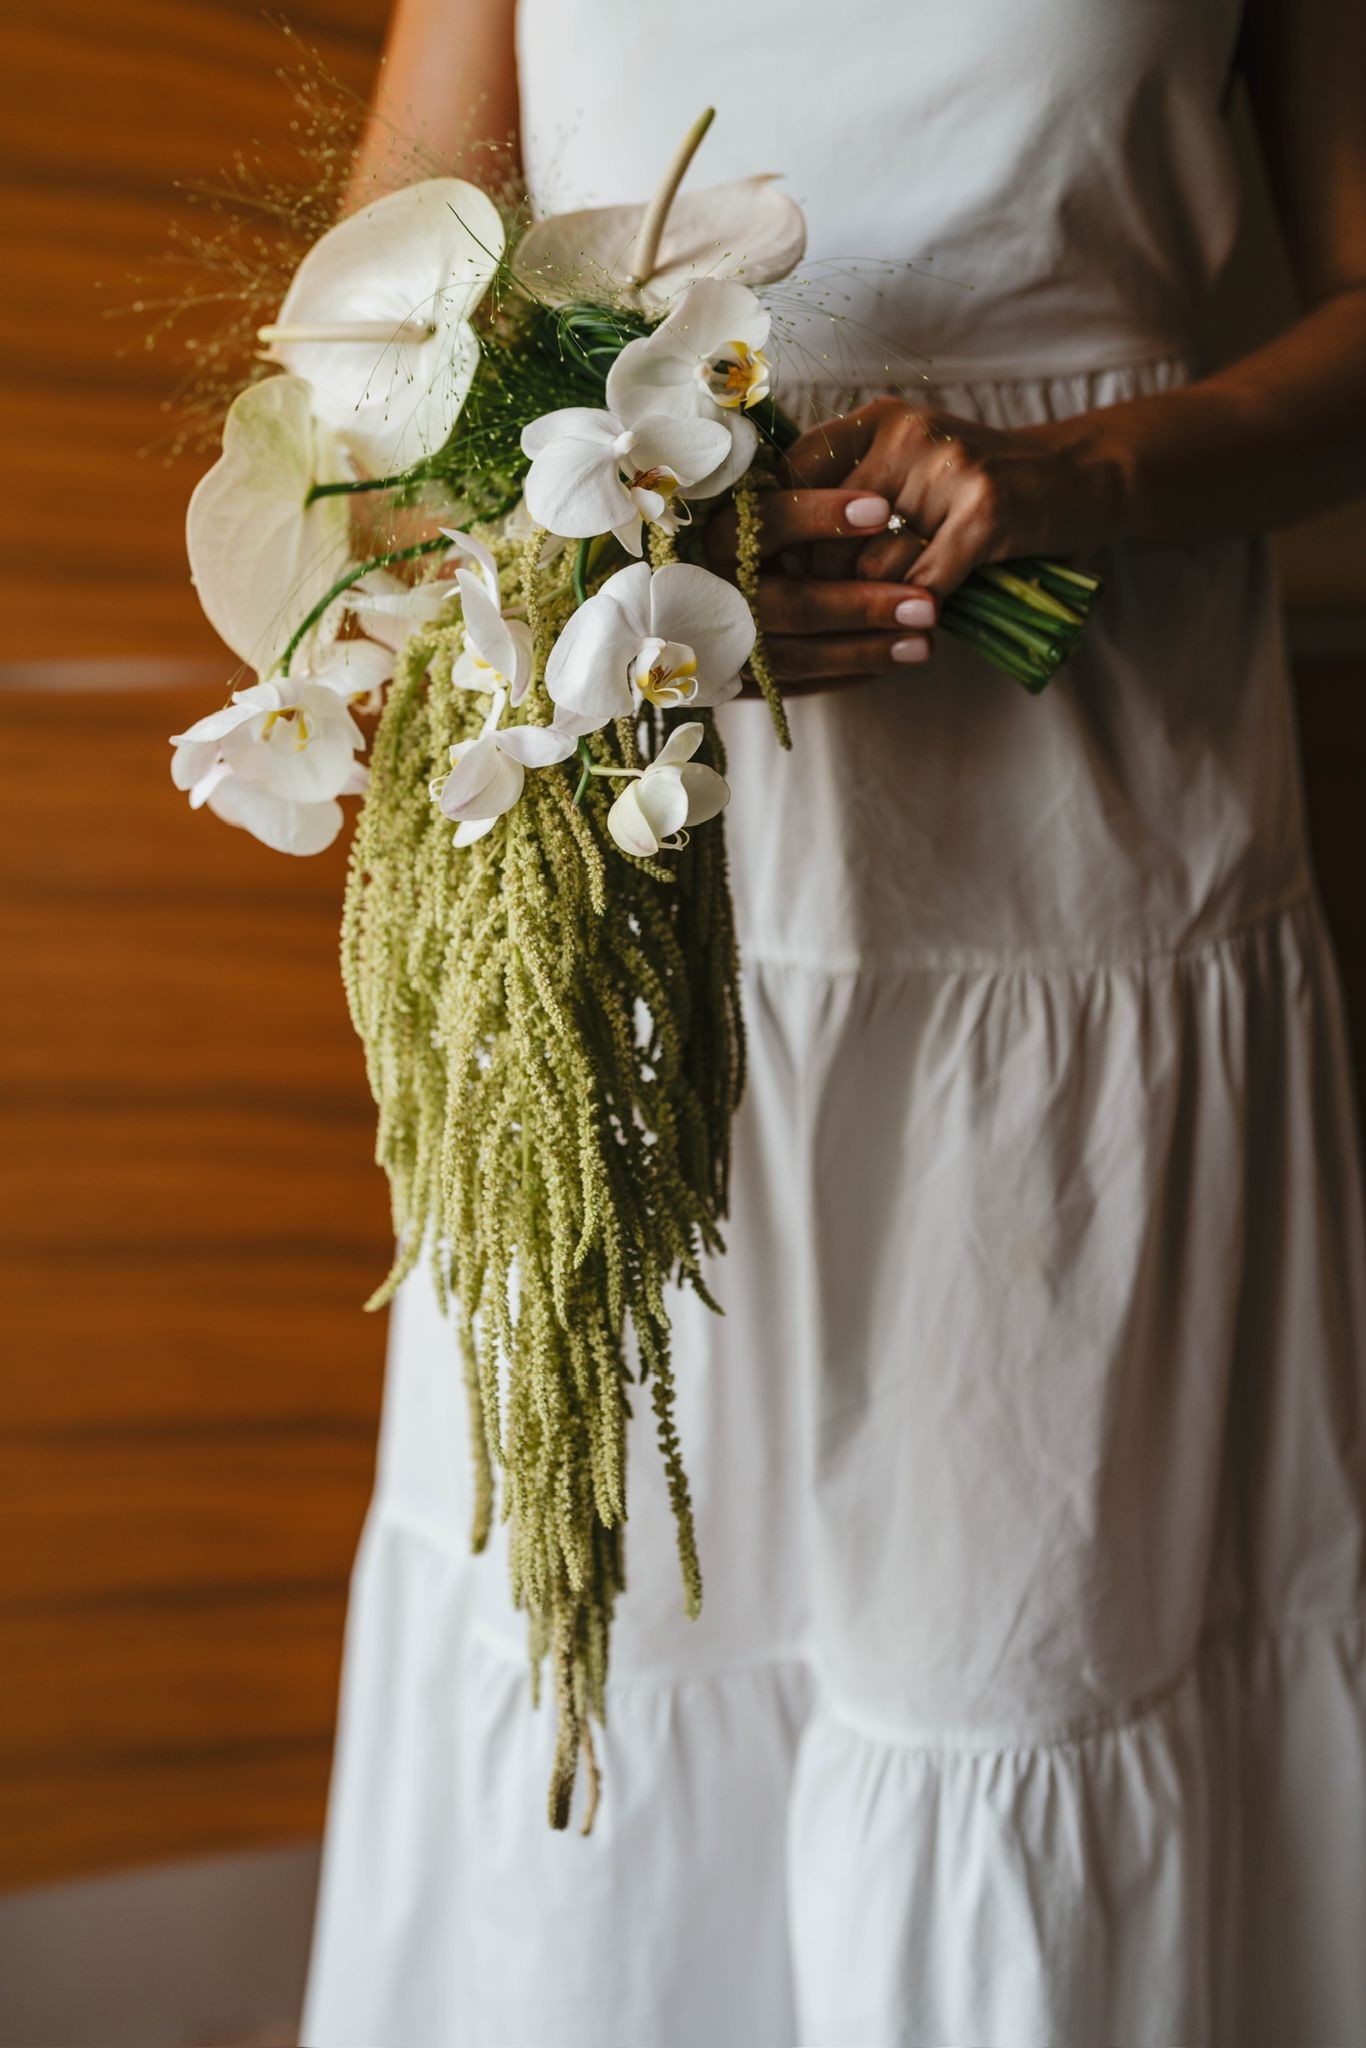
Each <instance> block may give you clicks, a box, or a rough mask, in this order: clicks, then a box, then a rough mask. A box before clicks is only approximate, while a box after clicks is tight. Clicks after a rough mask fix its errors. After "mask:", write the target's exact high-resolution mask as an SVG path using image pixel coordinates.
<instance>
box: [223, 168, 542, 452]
mask: <svg viewBox="0 0 1366 2048" xmlns="http://www.w3.org/2000/svg"><path fill="white" fill-rule="evenodd" d="M504 241H505V236H504V232H503V223H502V221H501V219H500V218H499V215H498V209H497V208H496V207H495V206H494V204H493V202H492V200H490V199H489V198H487V197H486V196H485V194H484V193H483V192H481V191H480V190H479V187H478V186H477V185H470V184H467V183H466V182H465V181H464V180H463V179H461V178H427V179H424V180H423V181H421V182H420V183H418V184H416V185H408V186H405V187H404V188H403V189H402V190H401V191H398V192H390V193H388V194H386V196H385V197H384V198H382V199H376V200H374V201H373V202H372V204H371V205H369V206H366V207H362V209H361V211H360V212H359V213H355V214H352V215H351V217H350V218H349V219H348V220H344V221H341V222H339V223H338V225H337V226H336V227H334V228H332V229H331V230H330V231H329V232H328V233H327V234H325V235H324V236H323V237H322V239H321V240H320V241H318V242H315V243H314V245H313V247H312V248H311V249H310V250H309V252H308V254H307V256H305V258H304V260H303V262H302V263H301V264H300V265H299V268H298V270H297V271H296V272H295V273H294V278H293V281H292V282H291V284H290V287H289V290H288V291H287V292H286V294H285V297H284V302H283V304H282V305H281V307H280V310H279V313H278V314H277V315H276V318H275V321H274V323H273V325H271V326H269V327H264V328H262V329H261V339H262V340H263V341H266V342H268V343H269V353H270V355H271V357H272V359H273V360H274V361H276V362H280V363H283V364H284V365H285V366H286V368H288V369H290V370H292V371H294V372H295V374H296V375H298V376H300V377H303V378H305V379H306V380H307V382H308V385H309V388H310V390H311V391H312V394H313V409H314V411H315V412H316V413H317V415H318V417H319V419H321V420H325V421H326V422H327V424H328V425H329V426H330V427H331V428H332V430H333V432H334V433H336V434H337V435H338V436H339V437H340V438H341V440H342V441H344V443H345V444H346V446H347V447H348V448H349V449H350V450H351V452H352V453H353V454H354V455H355V456H356V458H357V460H358V461H359V462H361V463H362V464H363V465H364V467H365V468H366V470H367V471H368V472H369V474H370V475H372V476H392V475H395V474H397V473H400V472H402V471H403V470H406V469H411V468H412V466H413V465H414V464H415V463H418V462H421V461H422V460H423V459H424V457H426V456H428V455H432V454H434V453H435V452H436V450H437V449H438V448H440V447H441V445H442V444H443V442H444V441H446V440H447V438H448V437H449V435H450V431H451V429H452V427H453V426H454V425H455V422H456V420H457V418H458V417H459V414H460V408H461V406H462V405H463V404H464V402H465V394H466V393H467V392H468V390H469V387H470V381H471V379H472V378H473V376H474V371H475V366H476V364H477V363H478V360H479V343H478V339H477V337H476V335H475V332H474V329H473V328H472V327H471V325H470V315H471V314H472V313H473V312H474V310H475V308H476V306H477V305H478V304H479V301H480V300H481V299H482V298H483V296H484V293H485V292H486V291H487V289H488V286H489V282H490V280H491V279H492V277H493V275H494V273H495V271H496V270H497V268H498V264H499V261H500V260H501V257H502V253H503V246H504Z"/></svg>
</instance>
